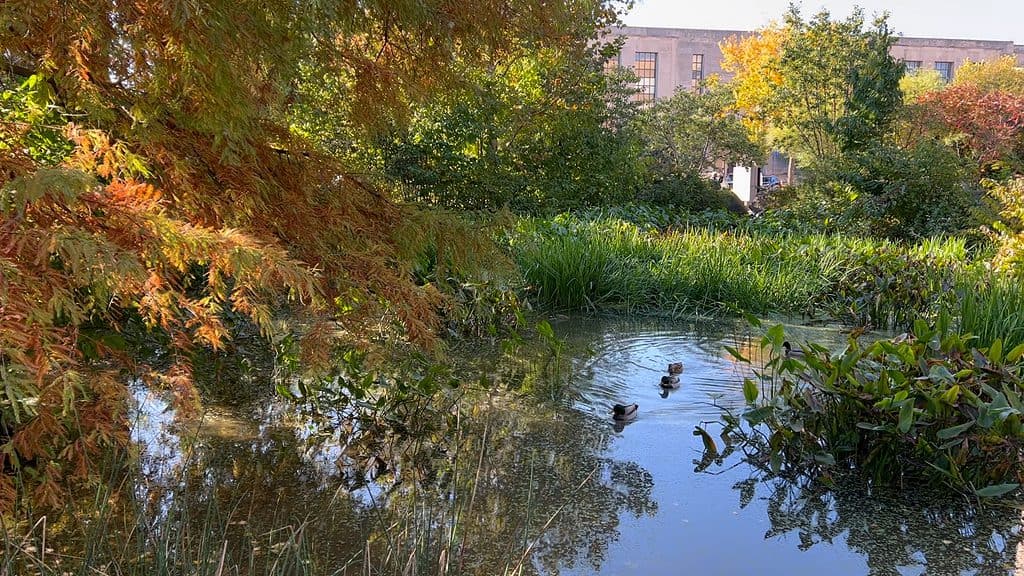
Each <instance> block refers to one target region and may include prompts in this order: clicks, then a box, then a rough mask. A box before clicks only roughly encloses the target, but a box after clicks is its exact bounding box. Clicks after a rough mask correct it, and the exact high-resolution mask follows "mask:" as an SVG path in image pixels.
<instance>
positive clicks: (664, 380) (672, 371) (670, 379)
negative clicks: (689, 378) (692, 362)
mask: <svg viewBox="0 0 1024 576" xmlns="http://www.w3.org/2000/svg"><path fill="white" fill-rule="evenodd" d="M682 373H683V363H682V362H673V363H671V364H669V365H668V376H662V377H661V387H662V388H671V389H675V388H679V375H680V374H682Z"/></svg>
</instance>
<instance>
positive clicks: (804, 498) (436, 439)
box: [108, 319, 1024, 576]
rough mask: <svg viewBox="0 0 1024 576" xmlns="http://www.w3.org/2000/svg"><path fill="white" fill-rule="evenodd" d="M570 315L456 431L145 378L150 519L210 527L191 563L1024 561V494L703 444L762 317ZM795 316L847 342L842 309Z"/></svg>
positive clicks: (851, 568) (729, 397)
mask: <svg viewBox="0 0 1024 576" xmlns="http://www.w3.org/2000/svg"><path fill="white" fill-rule="evenodd" d="M555 330H556V333H557V334H558V335H559V336H560V337H562V338H564V339H565V341H566V343H567V345H568V347H567V350H568V351H570V356H571V357H570V358H569V359H568V361H567V362H566V363H564V366H565V367H564V368H563V369H562V370H559V371H555V372H551V371H544V372H535V373H531V374H527V375H525V376H523V375H520V376H521V377H522V381H521V382H520V383H522V382H527V383H528V384H529V385H528V386H525V387H526V388H528V389H530V392H529V394H528V395H526V396H524V395H523V394H521V393H517V394H512V393H508V392H493V393H484V392H480V391H478V392H471V393H468V395H467V397H465V398H463V399H462V400H461V405H460V406H461V408H459V409H457V410H455V411H454V412H453V413H454V414H455V416H454V417H453V419H452V422H453V423H454V424H453V425H452V426H451V427H449V428H448V429H447V430H448V432H447V433H445V434H442V433H441V432H437V431H435V432H431V431H430V430H429V429H428V430H426V431H424V432H421V433H418V434H415V435H406V436H404V437H401V438H400V439H398V440H395V441H393V442H389V443H381V444H379V445H376V446H375V447H373V448H372V450H369V451H367V450H366V446H362V447H360V448H359V449H357V447H355V446H353V445H351V444H350V443H348V444H347V443H346V441H345V438H346V437H347V435H348V434H351V433H352V430H351V428H348V429H346V426H351V424H347V423H344V422H340V421H339V422H336V423H335V424H334V425H331V426H326V427H325V426H324V425H323V422H319V423H318V424H317V425H315V426H314V425H311V424H310V422H309V421H308V420H306V417H307V416H303V415H296V414H294V412H293V411H291V410H289V409H287V407H286V406H284V405H283V403H282V402H280V401H270V400H267V399H266V398H250V399H247V400H246V401H244V402H240V403H237V404H236V405H233V406H216V405H214V406H211V407H210V408H209V412H208V413H207V414H206V416H205V417H204V418H203V424H202V425H201V426H199V427H198V428H196V427H184V426H176V425H173V424H172V423H173V420H174V419H173V417H172V413H171V412H169V411H168V410H167V406H166V405H165V404H163V403H162V401H161V400H160V399H159V398H158V397H155V396H153V395H151V394H147V393H145V392H143V391H141V390H140V391H138V394H137V396H138V398H139V399H140V401H141V402H142V404H141V405H140V407H141V410H140V417H139V420H138V422H137V425H136V431H135V438H136V439H137V440H138V441H139V442H140V445H141V448H142V458H141V462H142V468H141V470H140V471H139V474H138V475H137V476H136V477H135V478H134V479H133V481H132V483H133V484H134V487H135V490H134V495H135V498H136V500H137V502H138V503H140V510H142V512H140V515H139V517H138V518H137V524H138V525H139V530H138V532H141V533H144V534H145V538H149V539H150V540H152V541H160V542H164V543H167V542H170V543H171V544H182V547H183V548H184V544H183V543H185V542H186V541H187V542H191V543H192V545H193V547H194V546H195V543H196V542H202V543H203V544H202V545H203V546H207V547H209V546H212V548H213V552H212V553H209V550H207V551H206V552H205V553H197V554H195V557H194V558H191V559H190V560H189V559H186V558H184V556H185V554H184V553H179V554H178V556H177V557H175V555H174V554H170V553H169V554H168V556H169V557H170V560H171V561H177V562H181V561H183V560H187V561H190V562H192V563H193V564H196V565H202V566H206V571H205V572H203V571H202V570H199V569H197V570H198V572H199V573H210V574H214V573H218V572H217V566H218V565H220V564H219V563H221V562H224V559H225V558H227V564H228V565H231V564H232V563H234V564H237V565H239V566H241V568H240V569H239V572H240V573H259V574H262V573H270V572H274V573H282V574H284V573H314V574H319V573H325V574H392V573H402V574H439V573H450V574H503V573H505V574H519V573H525V574H530V573H539V574H560V575H576V574H579V575H582V574H615V575H622V574H680V573H692V574H749V573H756V574H780V575H782V574H785V575H798V574H820V573H822V571H823V570H826V569H827V571H828V572H829V573H830V574H831V575H833V576H840V575H846V574H851V575H852V574H872V575H876V574H877V575H889V574H892V575H917V574H941V575H945V574H950V575H956V574H965V575H966V574H979V575H988V574H1013V573H1015V572H1016V570H1017V566H1020V567H1021V569H1022V570H1024V545H1022V544H1021V541H1022V534H1021V526H1022V522H1021V512H1020V509H1019V508H1017V507H1013V506H992V507H984V508H982V507H977V506H974V505H972V503H971V502H968V501H962V500H958V499H956V498H949V497H948V496H946V497H935V496H934V495H930V494H928V493H926V492H924V491H920V490H914V489H908V490H906V491H904V492H902V493H889V492H886V491H882V490H877V489H874V488H873V487H872V486H871V485H870V483H869V482H866V481H864V480H863V479H860V478H858V477H857V476H856V474H853V473H851V474H844V475H840V476H837V480H836V485H835V486H834V487H833V488H832V489H826V488H824V487H822V486H821V485H820V484H814V483H807V482H800V481H787V480H783V479H781V478H774V477H772V476H771V475H770V474H768V473H766V472H765V471H764V470H762V469H761V468H759V467H758V466H756V465H752V464H750V463H748V462H746V461H744V460H743V458H742V456H743V455H742V454H741V453H738V452H737V453H735V454H733V455H732V456H730V457H728V458H724V459H722V460H721V461H711V460H704V459H702V455H703V448H702V446H703V444H702V440H701V438H700V437H698V436H695V435H694V434H693V432H694V428H695V426H697V425H707V427H708V429H709V430H714V429H715V425H714V424H713V423H714V422H717V421H718V420H719V416H720V414H721V413H722V410H730V411H733V412H734V413H739V412H740V411H741V410H742V407H743V394H742V379H743V377H744V375H745V372H744V370H745V369H744V368H742V367H740V366H739V365H737V364H735V363H733V362H732V361H731V360H730V359H729V357H728V356H727V355H726V354H724V353H723V346H725V345H729V346H733V347H736V348H738V349H740V350H750V349H751V348H752V345H756V342H757V339H758V336H756V335H752V334H750V333H749V331H747V330H746V329H744V328H740V327H738V326H733V325H721V324H707V325H706V324H698V323H695V322H690V323H682V324H681V323H665V322H658V321H648V320H623V319H613V320H608V319H604V320H602V319H566V320H563V321H561V322H557V323H555ZM788 333H789V334H790V336H791V338H793V339H795V340H803V339H808V340H815V341H817V342H822V343H825V344H826V345H835V346H841V345H842V341H843V335H842V334H840V333H839V331H838V330H836V329H834V328H815V327H793V328H792V329H790V330H789V331H788ZM670 362H683V363H684V365H685V368H684V371H683V373H682V378H681V382H682V384H681V387H680V388H679V389H678V390H675V391H672V392H670V393H667V394H666V393H665V392H664V391H663V390H662V389H661V388H660V387H659V385H658V382H659V379H660V377H661V375H662V374H663V373H664V371H665V369H666V367H667V365H668V364H669V363H670ZM503 370H504V369H503V368H502V366H499V365H496V366H494V368H493V373H494V374H501V373H503ZM545 375H547V376H548V377H551V378H553V379H554V380H555V381H554V382H547V381H544V378H545ZM531 379H532V380H531ZM538 379H539V380H538ZM499 380H500V379H499ZM497 388H499V389H500V388H501V387H500V386H497ZM455 402H458V399H455V400H453V405H454V403H455ZM616 402H630V403H632V402H635V403H637V404H639V406H640V407H639V413H638V414H639V415H638V417H637V419H636V420H635V421H633V422H630V423H628V424H627V425H625V426H622V425H618V426H616V424H615V423H614V422H613V421H612V419H611V416H610V407H611V406H612V404H614V403H616ZM709 423H711V424H709ZM325 428H326V430H325ZM371 453H372V454H373V455H372V456H370V457H368V456H367V454H371ZM108 536H109V537H111V538H115V539H116V538H119V537H120V536H119V535H118V534H117V533H112V534H109V535H108ZM135 537H138V536H135ZM208 541H212V542H215V544H209V543H208ZM164 548H165V549H169V548H171V546H166V545H165V546H164ZM211 558H212V560H211ZM826 567H827V568H826Z"/></svg>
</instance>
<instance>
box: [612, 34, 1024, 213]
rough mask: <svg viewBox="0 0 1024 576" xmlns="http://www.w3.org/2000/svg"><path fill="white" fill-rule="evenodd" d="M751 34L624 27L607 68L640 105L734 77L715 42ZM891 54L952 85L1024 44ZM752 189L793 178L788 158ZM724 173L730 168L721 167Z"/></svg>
mask: <svg viewBox="0 0 1024 576" xmlns="http://www.w3.org/2000/svg"><path fill="white" fill-rule="evenodd" d="M751 34H754V33H753V32H750V31H744V30H697V29H689V28H646V27H634V26H624V27H622V28H617V29H615V31H614V32H613V35H615V36H621V37H623V38H624V44H623V47H622V51H621V52H620V53H619V56H618V61H613V62H610V63H609V65H619V66H627V67H630V68H632V69H633V71H634V73H636V75H637V76H638V77H639V82H638V89H639V92H638V94H637V96H636V98H637V100H639V101H640V102H653V101H654V100H657V99H659V98H667V97H669V96H671V95H672V94H673V93H674V92H675V91H676V90H677V89H680V88H682V89H688V90H689V89H693V88H695V87H696V86H697V85H699V83H700V82H701V80H703V79H704V78H706V77H708V76H710V75H712V74H717V75H718V76H719V77H720V78H722V79H723V80H729V79H731V77H732V74H729V73H728V72H725V71H724V70H722V51H721V49H720V48H719V43H720V42H722V41H724V40H726V39H728V38H730V37H734V36H737V37H743V36H748V35H751ZM892 55H893V56H894V57H895V58H898V59H900V60H903V62H904V63H905V64H906V65H907V68H908V70H918V69H933V70H937V71H938V72H939V74H940V75H941V76H942V77H943V78H945V79H946V81H947V82H948V81H950V80H952V79H953V75H954V74H955V73H956V70H957V68H959V67H960V65H961V64H963V62H964V61H966V60H971V61H973V62H983V61H988V60H994V59H996V58H999V57H1002V56H1006V55H1011V56H1014V57H1015V58H1016V59H1017V63H1018V64H1019V65H1020V66H1024V45H1020V44H1014V43H1013V42H1010V41H998V40H954V39H946V38H900V39H899V40H898V41H897V42H896V44H895V45H894V46H893V47H892ZM766 162H767V163H766V165H765V166H761V167H759V168H758V169H757V170H756V172H757V173H758V174H759V175H760V176H758V177H757V178H755V182H754V183H752V184H751V185H750V186H751V190H743V191H742V193H741V192H740V191H737V190H735V186H734V191H736V192H737V196H739V197H740V198H741V199H744V200H745V201H749V199H750V196H751V195H752V194H753V193H754V192H753V188H754V187H756V182H757V180H758V178H760V177H765V176H776V177H779V178H780V179H781V181H782V182H783V183H789V182H791V181H792V180H793V178H794V168H793V164H792V163H791V162H790V161H789V158H787V157H785V156H783V155H782V154H779V153H778V152H773V153H772V154H771V155H770V156H769V157H768V158H767V160H766ZM720 169H721V170H722V171H728V170H730V169H731V167H724V166H722V167H720Z"/></svg>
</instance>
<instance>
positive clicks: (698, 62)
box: [691, 54, 704, 85]
mask: <svg viewBox="0 0 1024 576" xmlns="http://www.w3.org/2000/svg"><path fill="white" fill-rule="evenodd" d="M691 69H692V70H693V83H694V85H697V84H699V83H700V81H701V80H703V79H704V55H703V54H694V55H693V66H692V67H691Z"/></svg>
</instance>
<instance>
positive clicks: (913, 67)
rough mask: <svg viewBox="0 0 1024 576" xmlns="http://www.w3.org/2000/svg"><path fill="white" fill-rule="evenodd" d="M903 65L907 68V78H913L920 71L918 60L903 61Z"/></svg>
mask: <svg viewBox="0 0 1024 576" xmlns="http://www.w3.org/2000/svg"><path fill="white" fill-rule="evenodd" d="M903 64H904V65H905V66H906V67H907V76H913V75H914V74H917V71H918V70H920V69H921V61H920V60H904V61H903Z"/></svg>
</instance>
